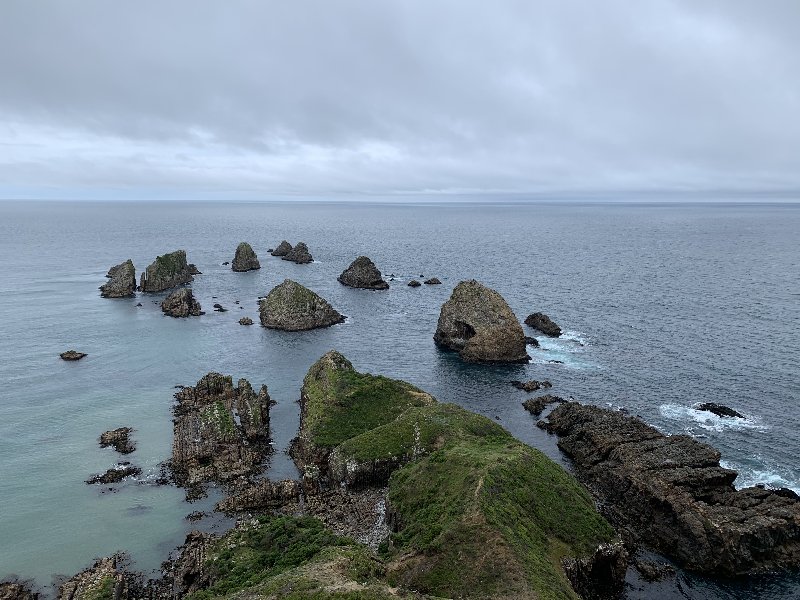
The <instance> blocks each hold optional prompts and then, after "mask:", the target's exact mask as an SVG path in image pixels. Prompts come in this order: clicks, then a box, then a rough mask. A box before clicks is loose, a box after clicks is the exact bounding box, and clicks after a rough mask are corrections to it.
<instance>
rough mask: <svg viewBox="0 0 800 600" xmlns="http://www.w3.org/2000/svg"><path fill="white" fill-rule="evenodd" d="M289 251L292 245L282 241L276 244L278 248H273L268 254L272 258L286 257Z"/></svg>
mask: <svg viewBox="0 0 800 600" xmlns="http://www.w3.org/2000/svg"><path fill="white" fill-rule="evenodd" d="M291 250H292V245H291V244H290V243H289V242H287V241H286V240H283V241H282V242H281V243H280V244H278V247H277V248H275V250H272V251H271V252H270V254H272V256H286V255H287V254H289V252H291Z"/></svg>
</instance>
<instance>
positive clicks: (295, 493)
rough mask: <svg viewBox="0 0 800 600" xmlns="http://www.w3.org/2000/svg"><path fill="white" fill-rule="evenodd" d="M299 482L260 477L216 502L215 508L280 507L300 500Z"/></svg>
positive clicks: (239, 509) (261, 509) (266, 508)
mask: <svg viewBox="0 0 800 600" xmlns="http://www.w3.org/2000/svg"><path fill="white" fill-rule="evenodd" d="M300 492H301V489H300V482H299V481H294V480H291V479H284V480H283V481H269V480H268V479H262V480H261V481H258V482H256V483H254V484H253V485H251V486H249V487H247V488H245V489H243V490H241V491H239V492H237V493H235V494H233V495H231V496H229V497H227V498H225V499H224V500H222V501H220V502H218V503H217V506H216V510H218V511H221V512H225V513H233V512H243V511H258V512H263V511H266V510H270V509H274V508H280V507H282V506H286V505H287V504H294V503H297V502H299V501H300Z"/></svg>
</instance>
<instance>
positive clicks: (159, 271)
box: [139, 250, 194, 293]
mask: <svg viewBox="0 0 800 600" xmlns="http://www.w3.org/2000/svg"><path fill="white" fill-rule="evenodd" d="M193 279H194V277H193V276H192V273H191V270H190V268H189V264H188V263H187V262H186V251H185V250H176V251H175V252H170V253H168V254H162V255H161V256H158V257H157V258H156V259H155V260H154V261H153V262H152V263H151V264H150V265H149V266H148V267H147V269H145V271H144V272H143V273H142V275H141V277H140V279H139V289H140V290H141V291H143V292H151V293H155V292H163V291H165V290H168V289H171V288H174V287H178V286H179V285H184V284H187V283H189V282H191V281H192V280H193Z"/></svg>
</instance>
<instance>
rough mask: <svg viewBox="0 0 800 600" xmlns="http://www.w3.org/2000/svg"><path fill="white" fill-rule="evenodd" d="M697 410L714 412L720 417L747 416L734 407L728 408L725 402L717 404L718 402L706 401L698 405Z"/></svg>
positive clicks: (742, 417) (741, 417)
mask: <svg viewBox="0 0 800 600" xmlns="http://www.w3.org/2000/svg"><path fill="white" fill-rule="evenodd" d="M697 410H703V411H706V412H710V413H714V414H715V415H717V416H718V417H736V418H739V419H744V418H745V417H744V415H743V414H741V413H739V412H736V411H735V410H733V409H732V408H728V407H727V406H725V405H724V404H717V403H716V402H704V403H703V404H700V405H699V406H698V407H697Z"/></svg>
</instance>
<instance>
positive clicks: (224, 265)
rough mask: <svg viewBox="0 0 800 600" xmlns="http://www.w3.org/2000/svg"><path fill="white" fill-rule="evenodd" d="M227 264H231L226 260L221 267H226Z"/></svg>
mask: <svg viewBox="0 0 800 600" xmlns="http://www.w3.org/2000/svg"><path fill="white" fill-rule="evenodd" d="M229 264H231V263H230V262H229V261H227V260H226V261H225V262H224V263H222V266H223V267H227V266H228V265H229Z"/></svg>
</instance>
